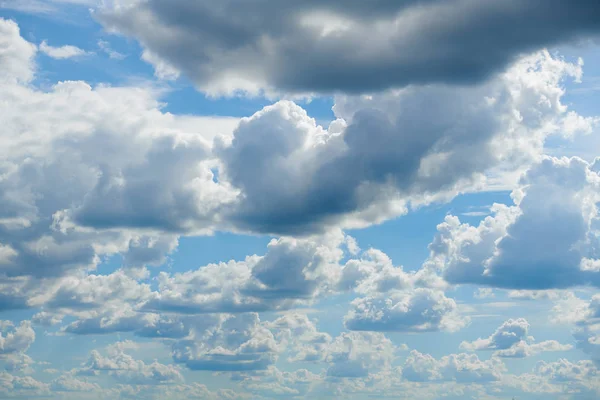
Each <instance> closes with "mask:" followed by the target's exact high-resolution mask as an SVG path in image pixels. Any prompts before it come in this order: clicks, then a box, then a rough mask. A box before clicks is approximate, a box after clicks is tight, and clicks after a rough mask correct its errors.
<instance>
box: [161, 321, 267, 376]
mask: <svg viewBox="0 0 600 400" xmlns="http://www.w3.org/2000/svg"><path fill="white" fill-rule="evenodd" d="M172 354H173V360H174V361H175V362H177V363H181V364H184V365H185V366H186V367H188V368H189V369H191V370H195V371H252V370H264V369H267V368H268V367H269V366H270V365H272V364H273V363H274V362H275V361H276V360H277V357H278V349H277V342H276V341H275V338H274V336H273V334H272V333H271V331H270V330H268V329H267V328H266V327H265V326H264V324H263V323H261V321H260V319H259V317H258V314H255V313H246V314H240V315H236V316H232V317H228V318H224V319H222V322H221V323H219V324H218V325H216V326H215V327H214V328H213V329H211V330H206V331H205V332H201V331H196V332H195V336H194V337H193V338H191V339H184V340H180V341H177V342H175V343H174V344H173V346H172Z"/></svg>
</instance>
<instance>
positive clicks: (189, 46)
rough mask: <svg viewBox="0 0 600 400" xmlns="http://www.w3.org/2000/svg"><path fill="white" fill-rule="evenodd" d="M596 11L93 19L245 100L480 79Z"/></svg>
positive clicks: (175, 8) (386, 7) (163, 0)
mask: <svg viewBox="0 0 600 400" xmlns="http://www.w3.org/2000/svg"><path fill="white" fill-rule="evenodd" d="M117 4H118V3H117ZM599 15H600V8H598V7H597V4H596V3H595V2H593V1H578V2H575V3H574V2H571V1H568V0H551V2H550V3H547V5H546V6H545V7H544V8H543V9H540V8H539V4H538V3H537V2H536V1H535V0H526V1H509V2H503V1H492V2H487V3H485V4H481V2H478V1H473V0H451V1H439V0H427V1H414V0H410V1H401V2H397V1H388V0H382V1H377V2H369V3H368V4H367V3H364V2H361V1H351V2H347V1H341V0H328V1H304V2H289V3H286V4H285V5H281V4H280V3H279V2H277V1H275V0H263V1H259V2H253V3H247V2H244V1H243V0H227V1H222V2H220V3H219V4H218V6H217V5H215V4H214V3H213V2H211V1H207V0H203V1H191V0H176V1H171V0H168V1H167V0H150V1H143V2H140V1H130V2H129V4H125V5H123V4H119V5H115V6H112V7H111V6H109V7H106V8H100V9H99V10H98V13H97V18H98V19H99V20H100V21H101V22H102V23H103V24H104V26H105V27H106V28H107V29H109V30H113V31H117V32H120V33H122V34H125V35H128V36H131V37H134V38H136V39H137V40H139V42H140V43H141V44H142V46H144V48H145V49H146V50H145V53H144V54H145V55H146V57H145V59H146V60H147V61H148V62H151V63H152V64H153V65H154V66H155V68H156V70H157V74H158V75H161V74H163V72H164V71H165V69H168V70H171V71H177V73H183V74H185V75H186V76H188V77H190V78H192V79H193V80H194V82H195V83H196V85H197V86H198V88H200V89H201V90H203V91H206V92H209V93H211V94H231V93H235V92H237V91H243V92H249V93H253V94H255V93H260V92H261V91H267V92H270V91H285V92H290V91H291V92H300V93H303V92H325V93H330V92H336V91H343V92H371V91H377V90H381V89H388V88H393V87H400V86H405V85H409V84H414V83H417V84H430V83H438V82H444V83H461V84H465V83H473V82H479V81H482V80H484V79H486V78H488V77H489V76H490V75H492V74H493V73H496V72H499V71H501V70H502V69H503V68H504V67H505V66H506V65H508V64H509V63H511V62H512V61H514V60H515V59H516V58H517V57H518V56H519V55H521V54H523V53H526V52H530V51H534V50H537V49H540V48H543V47H545V46H552V45H555V44H562V43H565V42H570V41H573V40H577V39H579V38H585V37H590V36H592V37H594V36H595V35H596V34H597V33H598V27H597V24H596V20H597V19H598V16H599ZM490 27H493V29H490ZM332 60H335V62H332ZM169 75H171V76H172V75H173V74H172V73H171V74H169Z"/></svg>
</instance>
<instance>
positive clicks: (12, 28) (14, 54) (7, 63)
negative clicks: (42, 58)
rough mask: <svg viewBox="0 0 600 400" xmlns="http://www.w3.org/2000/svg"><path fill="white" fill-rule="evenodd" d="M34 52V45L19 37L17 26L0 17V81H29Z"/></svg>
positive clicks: (31, 74)
mask: <svg viewBox="0 0 600 400" xmlns="http://www.w3.org/2000/svg"><path fill="white" fill-rule="evenodd" d="M35 53H36V46H35V45H34V44H32V43H29V42H28V41H26V40H25V39H23V38H22V37H21V34H20V30H19V26H18V25H17V24H16V23H15V22H14V21H10V20H5V19H2V18H0V70H1V71H2V72H0V82H1V83H6V82H23V83H26V82H29V81H30V80H31V79H32V78H33V73H34V65H33V60H32V59H33V57H34V56H35Z"/></svg>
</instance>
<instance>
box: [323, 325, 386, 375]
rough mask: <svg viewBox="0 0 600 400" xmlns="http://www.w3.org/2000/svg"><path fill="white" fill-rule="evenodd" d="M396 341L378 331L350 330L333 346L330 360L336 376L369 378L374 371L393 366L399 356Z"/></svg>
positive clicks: (329, 351)
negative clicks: (396, 356)
mask: <svg viewBox="0 0 600 400" xmlns="http://www.w3.org/2000/svg"><path fill="white" fill-rule="evenodd" d="M395 351H396V348H395V346H394V344H393V343H392V342H391V341H390V340H389V339H388V338H386V337H385V336H384V335H383V334H381V333H378V332H348V333H342V334H341V335H339V336H338V337H336V338H335V339H334V340H333V341H332V343H331V344H330V345H329V347H328V350H327V358H326V360H327V361H328V362H329V363H330V364H331V365H330V366H329V368H328V369H327V376H329V377H332V378H361V377H366V376H367V375H368V374H369V372H370V371H372V370H381V369H389V368H390V366H391V363H392V361H393V360H394V357H395V354H394V353H395Z"/></svg>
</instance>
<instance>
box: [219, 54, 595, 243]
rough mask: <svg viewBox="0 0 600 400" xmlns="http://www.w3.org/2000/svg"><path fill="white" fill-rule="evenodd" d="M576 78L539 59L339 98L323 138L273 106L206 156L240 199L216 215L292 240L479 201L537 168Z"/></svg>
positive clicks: (291, 110)
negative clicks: (495, 181) (499, 70)
mask: <svg viewBox="0 0 600 400" xmlns="http://www.w3.org/2000/svg"><path fill="white" fill-rule="evenodd" d="M580 74H581V66H580V65H575V64H569V63H566V62H565V61H563V60H560V59H557V58H553V57H552V56H551V55H550V54H549V53H547V52H540V53H537V54H535V55H532V56H529V57H525V58H523V59H521V60H519V62H517V63H515V64H514V65H513V66H512V67H511V68H510V69H509V70H508V71H506V72H505V73H503V74H501V75H499V76H496V77H494V78H492V79H490V80H489V81H487V82H485V83H482V84H479V85H474V86H465V87H448V86H444V85H430V86H426V87H419V86H410V87H407V88H404V89H402V90H397V91H390V92H386V93H382V94H376V95H372V96H343V95H340V96H336V98H335V105H334V108H333V110H334V113H335V115H336V117H337V119H336V120H335V121H334V122H332V123H331V124H330V126H329V127H328V129H325V128H323V127H321V126H319V125H317V124H316V122H315V120H313V119H312V118H310V117H309V116H308V115H307V113H306V111H305V110H303V109H302V108H301V107H299V106H297V105H296V104H294V103H293V102H290V101H280V102H277V103H276V104H274V105H271V106H267V107H265V108H264V109H263V110H261V111H259V112H257V113H256V114H254V115H253V116H252V117H249V118H245V119H243V120H242V121H241V122H240V125H239V126H238V127H237V129H236V130H235V131H234V133H233V138H232V139H231V138H225V139H222V140H220V141H217V142H216V144H215V149H214V153H215V154H216V155H217V156H218V157H219V158H220V159H221V162H222V166H221V168H220V171H221V174H220V175H219V176H220V179H221V180H226V181H227V182H229V183H230V184H231V185H232V186H233V187H235V188H237V189H238V190H239V191H240V193H239V196H238V197H236V200H235V201H234V202H233V203H232V205H231V207H225V208H224V211H223V213H224V214H225V215H226V216H227V219H228V220H229V221H231V223H234V224H235V225H236V226H237V227H238V228H239V229H243V230H249V231H258V232H265V233H277V234H294V235H299V234H307V233H313V232H315V231H317V232H318V231H323V230H324V229H325V228H326V227H328V226H332V225H334V226H341V227H352V228H356V227H364V226H368V225H370V224H373V223H377V222H381V221H384V220H386V219H388V218H393V217H397V216H399V215H402V214H405V213H406V212H407V211H408V210H409V209H411V208H417V207H419V206H421V205H424V204H430V203H432V202H435V201H444V200H447V199H449V198H452V197H454V196H455V195H456V194H457V193H459V192H462V191H468V190H476V188H480V187H481V186H484V185H485V181H486V175H490V176H496V177H500V176H504V174H505V172H506V171H511V172H512V171H514V170H515V169H519V168H521V167H522V166H523V165H526V164H527V163H530V162H531V161H532V160H534V159H536V158H537V157H538V155H539V153H540V152H541V151H542V147H543V143H544V140H545V138H546V137H547V136H548V135H549V134H553V133H557V132H559V128H558V127H559V126H560V121H561V120H562V119H563V118H564V117H566V108H565V106H564V105H562V104H561V97H562V95H563V94H564V90H563V89H562V88H561V81H562V80H563V79H564V78H566V77H568V76H572V77H575V78H577V77H579V76H580ZM425 110H427V111H425ZM432 115H435V118H432ZM588 122H589V123H591V122H590V121H588Z"/></svg>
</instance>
